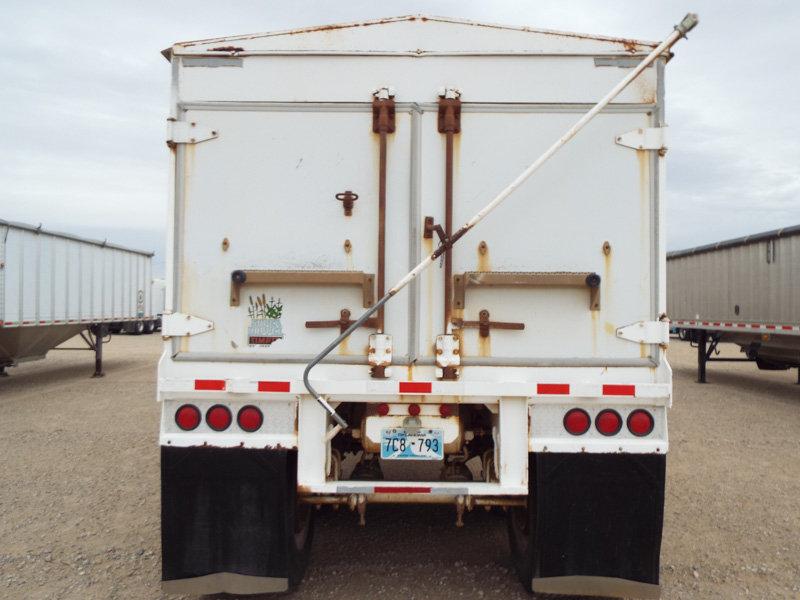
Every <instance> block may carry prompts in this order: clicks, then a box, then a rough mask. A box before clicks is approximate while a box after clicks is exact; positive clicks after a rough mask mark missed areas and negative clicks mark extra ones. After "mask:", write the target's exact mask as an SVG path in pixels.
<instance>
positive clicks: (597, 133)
mask: <svg viewBox="0 0 800 600" xmlns="http://www.w3.org/2000/svg"><path fill="white" fill-rule="evenodd" d="M584 110H585V109H582V108H580V107H578V108H575V109H572V108H570V107H568V106H565V107H559V108H558V109H553V108H549V109H548V108H546V107H536V106H534V105H529V106H528V107H526V106H524V105H485V104H484V105H474V106H471V105H470V104H469V103H464V104H463V106H462V116H461V133H460V134H456V135H455V136H454V153H453V163H454V164H453V172H454V229H457V228H458V227H459V226H460V225H462V224H463V223H464V222H466V221H467V220H468V219H469V218H470V217H472V216H473V215H474V214H475V213H476V212H478V210H480V209H481V208H482V207H483V206H485V205H486V204H487V203H488V202H489V200H491V199H492V198H493V197H494V196H495V195H496V194H497V193H498V192H499V191H500V190H502V189H503V188H504V187H505V186H506V185H507V184H508V183H510V182H511V181H512V180H513V179H514V178H515V177H516V176H517V175H518V174H519V173H520V172H521V171H522V170H523V169H524V168H525V167H527V166H528V165H529V164H530V163H531V162H533V161H534V160H535V159H536V158H537V157H538V156H539V155H540V154H541V153H542V152H544V151H545V150H546V149H547V148H548V147H549V146H550V144H552V143H553V142H554V141H555V140H557V139H558V138H559V137H560V136H561V135H562V134H563V132H564V131H566V130H567V129H568V128H569V127H570V126H571V125H572V124H574V123H575V121H577V119H578V118H579V117H580V115H581V113H582V112H583V111H584ZM645 110H646V109H638V110H635V109H633V108H632V109H628V110H625V109H622V110H620V109H614V110H613V111H608V112H604V113H602V114H600V115H599V116H598V117H597V118H596V119H595V120H594V121H592V122H591V123H590V124H589V125H588V126H587V127H586V128H585V129H584V130H583V131H582V132H581V133H580V134H579V135H578V136H577V137H576V138H574V139H573V140H572V141H571V142H570V143H569V144H568V145H567V146H565V147H564V148H563V149H562V150H561V151H560V152H559V153H558V154H556V156H555V157H553V158H552V159H551V160H550V161H549V162H548V163H547V164H545V166H544V167H543V168H541V169H540V170H539V171H538V172H537V173H536V174H535V175H534V176H533V177H532V178H531V179H530V180H528V181H527V182H526V183H525V184H524V185H523V186H522V187H521V188H519V189H518V190H517V191H516V192H515V193H514V194H513V195H512V196H511V197H509V198H508V199H507V200H506V201H505V203H504V204H503V205H501V206H500V207H499V208H498V209H497V210H496V211H495V212H494V213H492V214H490V215H489V216H488V217H487V218H486V219H485V221H483V222H482V223H481V224H480V225H478V226H477V227H476V228H475V229H474V230H472V231H470V232H469V233H468V234H467V236H466V237H464V238H462V239H461V241H460V242H459V243H458V244H457V245H456V246H455V247H454V250H453V277H454V282H453V289H454V308H453V321H454V324H453V326H454V329H455V331H456V333H458V334H459V335H460V337H461V352H462V357H463V358H464V359H465V360H466V361H469V362H470V364H476V363H478V364H479V363H481V362H485V363H491V362H492V361H494V362H495V364H496V363H497V362H498V361H499V362H503V361H504V360H505V359H509V361H508V362H509V364H536V363H542V362H544V363H547V362H548V361H550V360H551V359H555V360H556V361H562V362H563V361H573V360H574V361H577V363H580V362H581V361H585V362H590V361H591V362H592V363H593V364H596V363H597V362H604V363H605V364H614V362H615V361H617V362H618V361H620V360H623V361H624V360H625V359H639V358H642V356H641V350H640V346H639V344H632V343H630V342H627V341H624V340H621V339H619V338H617V336H616V334H615V332H616V328H618V327H620V326H622V325H627V324H630V323H633V322H636V321H639V320H648V319H652V316H651V313H652V310H653V309H652V306H653V298H654V294H655V281H654V279H653V277H654V275H653V269H654V264H655V262H654V261H653V256H654V251H653V244H654V240H653V238H652V236H651V231H652V230H653V228H654V210H653V200H654V198H653V195H654V180H653V174H652V169H651V160H655V159H654V158H653V156H652V155H653V153H652V152H648V151H635V150H632V149H629V148H625V147H622V146H619V145H616V144H615V138H616V136H618V135H620V134H621V133H624V132H627V131H630V130H632V129H636V128H639V127H648V126H652V125H651V122H650V119H651V117H650V116H649V114H648V113H647V112H645ZM436 120H437V115H436V113H435V112H428V113H425V114H424V115H423V116H422V125H421V139H422V157H421V161H420V163H421V165H422V166H421V168H422V182H423V183H422V185H423V193H422V194H421V198H422V209H421V215H422V217H424V216H432V217H434V221H435V222H436V223H442V222H443V220H444V172H445V167H444V156H445V142H444V137H445V136H444V135H443V134H441V133H439V132H438V130H437V123H436ZM420 244H421V245H420V254H421V255H424V254H426V253H429V252H430V251H431V250H432V248H433V247H435V245H436V240H435V239H433V240H425V239H421V241H420ZM483 274H485V275H486V276H484V275H483ZM586 274H596V275H599V277H600V285H599V294H596V295H594V296H593V295H592V292H591V289H590V288H589V287H588V286H587V285H585V283H583V282H584V280H585V276H586ZM460 282H463V284H460ZM489 284H492V285H489ZM419 298H420V306H421V308H420V319H419V328H420V329H419V331H420V334H419V337H420V339H421V340H423V343H422V344H421V346H420V352H421V355H422V356H425V357H428V358H432V350H431V348H432V340H433V339H434V337H435V336H436V335H437V334H440V333H443V328H444V323H443V320H444V269H443V268H441V267H440V266H436V267H434V268H432V269H430V271H429V272H428V273H426V274H424V275H423V276H422V277H421V281H420V294H419ZM592 304H594V306H593V305H592ZM482 314H483V320H484V321H488V329H487V328H486V327H484V328H483V334H484V335H481V328H480V327H479V326H478V325H479V324H480V322H481V315H482ZM495 323H496V324H497V325H495ZM523 327H524V328H523ZM426 342H427V343H426Z"/></svg>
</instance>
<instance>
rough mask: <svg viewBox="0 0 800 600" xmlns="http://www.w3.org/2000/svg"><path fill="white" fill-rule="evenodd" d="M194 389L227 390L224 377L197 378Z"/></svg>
mask: <svg viewBox="0 0 800 600" xmlns="http://www.w3.org/2000/svg"><path fill="white" fill-rule="evenodd" d="M194 389H196V390H202V391H213V392H222V391H225V380H224V379H195V380H194Z"/></svg>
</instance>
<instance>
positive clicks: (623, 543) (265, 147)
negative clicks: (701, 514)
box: [158, 17, 693, 597]
mask: <svg viewBox="0 0 800 600" xmlns="http://www.w3.org/2000/svg"><path fill="white" fill-rule="evenodd" d="M687 22H688V24H689V25H688V26H691V23H692V22H693V19H692V18H688V20H687ZM685 25H686V23H683V24H682V25H681V26H680V27H678V28H676V32H675V33H672V34H670V37H669V38H668V39H667V40H665V42H664V43H662V44H660V45H657V44H654V43H649V42H639V41H634V40H625V39H616V38H608V37H601V36H589V35H577V34H568V33H557V32H551V31H539V30H531V29H521V28H514V27H501V26H489V25H483V24H477V23H470V22H466V21H458V20H454V19H443V18H433V17H430V18H428V17H399V18H391V19H384V20H380V21H370V22H366V23H355V24H351V25H333V26H326V27H315V28H308V29H300V30H295V31H287V32H278V33H266V34H257V35H248V36H241V37H230V38H219V39H214V40H206V41H202V42H187V43H179V44H175V45H174V46H172V47H171V48H170V49H168V50H166V51H165V53H164V54H165V56H166V57H167V58H168V59H169V60H170V62H171V66H172V93H173V96H172V100H173V104H172V115H171V118H170V120H169V128H168V136H169V137H168V143H169V145H170V146H171V148H172V149H173V153H172V161H173V162H172V167H173V171H172V173H173V184H174V186H173V188H172V193H173V210H172V216H171V219H172V227H171V230H170V240H169V243H168V248H169V250H170V252H171V256H170V257H169V260H168V261H167V264H168V276H167V282H168V283H167V285H168V301H167V302H168V306H170V307H171V310H172V311H173V312H172V314H168V315H166V316H165V318H164V330H163V334H164V335H165V336H167V337H168V338H169V339H168V341H167V342H166V345H165V348H164V353H163V354H162V357H161V360H160V363H159V377H158V399H159V401H160V402H161V403H162V420H161V433H160V444H161V469H162V494H161V498H162V558H163V580H164V582H163V586H164V589H165V590H167V591H170V592H180V593H214V592H219V591H227V592H232V593H247V592H252V593H255V592H269V591H279V590H285V589H286V588H287V587H288V586H291V585H293V584H296V583H297V582H298V581H299V580H300V578H301V577H302V574H303V570H304V567H305V564H306V561H307V559H308V555H309V554H308V553H309V548H310V544H311V538H312V532H313V521H312V518H313V514H314V510H313V507H314V506H319V505H325V504H343V505H346V506H349V507H350V508H351V509H353V510H357V511H358V513H359V517H360V522H361V523H362V524H363V523H364V522H365V520H366V512H367V506H368V505H369V504H370V503H444V504H450V505H452V506H453V507H454V508H455V513H456V523H457V524H458V525H461V524H462V523H463V521H464V513H465V511H469V510H471V509H473V508H474V507H480V506H486V507H492V506H501V507H506V508H507V509H509V512H508V514H509V532H510V538H511V547H512V552H513V556H514V561H515V563H516V565H517V569H518V572H519V575H520V578H521V580H522V582H523V584H524V585H525V586H526V587H527V588H528V589H530V588H533V589H534V590H538V591H541V592H557V593H564V594H583V593H592V594H599V595H619V596H639V597H655V596H658V594H659V585H658V570H659V551H660V542H661V528H662V514H663V500H664V475H665V464H666V453H667V449H668V436H667V408H668V407H669V405H670V401H671V371H670V367H669V365H668V364H667V361H666V357H665V354H664V347H665V344H666V342H667V341H668V330H667V323H666V321H665V320H664V318H663V315H664V311H665V308H666V306H665V304H666V302H665V300H666V299H665V295H664V294H665V290H664V281H665V272H664V271H665V256H666V255H665V251H664V236H663V233H662V231H661V223H663V203H662V192H661V190H662V186H663V174H662V173H663V171H662V169H661V167H662V165H663V163H664V160H665V158H664V156H663V155H664V146H663V127H664V95H663V93H664V70H665V65H666V61H667V59H668V57H669V56H670V53H669V47H670V46H671V44H672V43H674V41H676V40H677V39H678V38H679V37H680V35H681V33H682V31H685V29H686V26H685ZM648 55H651V56H650V57H649V60H652V61H654V62H653V63H652V66H650V67H647V68H645V65H642V66H641V67H638V66H637V65H639V63H640V62H641V61H642V59H643V58H644V57H645V56H648ZM648 64H649V63H648ZM637 74H640V75H639V77H638V78H637V79H635V81H634V82H633V83H632V84H631V85H630V86H627V87H626V88H625V89H624V91H622V92H621V93H620V94H619V95H618V96H614V95H613V94H609V95H608V96H607V97H606V100H604V102H608V99H613V102H612V103H611V104H608V105H607V106H606V108H605V109H604V110H602V111H601V112H599V114H598V115H597V116H596V118H595V119H594V120H591V122H589V121H588V120H581V121H579V119H581V115H583V114H584V113H587V111H588V110H590V109H592V107H593V105H594V104H595V103H596V102H598V100H599V99H600V98H603V97H604V95H605V94H606V93H607V92H609V90H611V89H612V86H615V84H617V83H618V82H620V80H621V79H623V78H626V79H627V78H628V77H630V78H633V77H634V76H635V75H637ZM616 89H619V88H616ZM601 107H602V105H600V106H599V107H598V108H597V109H596V110H600V108H601ZM592 110H593V111H594V110H595V109H592ZM587 114H588V116H587V117H586V119H589V118H590V117H591V116H592V115H593V114H595V113H594V112H592V113H587ZM576 122H579V123H584V122H588V125H586V127H585V128H584V129H583V130H582V131H581V132H580V133H579V134H578V135H577V136H576V137H575V138H574V139H573V140H572V141H571V142H570V143H569V144H568V145H565V146H564V148H563V150H561V152H560V153H559V154H557V155H555V156H554V157H553V158H552V159H551V160H550V162H548V163H547V164H546V165H545V166H544V167H542V169H541V171H540V172H539V173H537V175H536V176H535V177H533V178H532V179H530V180H529V181H528V182H527V183H525V184H524V185H522V184H520V187H519V191H518V193H517V194H515V195H514V196H512V197H511V198H509V200H508V202H507V204H506V205H505V206H503V207H502V208H499V209H498V210H497V211H496V212H495V213H493V214H491V215H490V216H489V217H488V218H487V219H486V221H485V222H483V223H481V224H480V226H478V227H476V229H475V231H474V232H472V233H470V234H469V235H467V236H465V237H464V238H463V239H462V240H461V242H459V244H458V245H453V244H454V242H455V240H457V239H458V238H459V237H461V236H462V234H463V232H464V230H463V229H462V230H460V232H459V231H457V227H458V226H459V225H460V224H461V223H465V221H466V220H467V219H468V218H469V217H472V216H473V215H474V214H475V213H476V211H478V210H479V209H481V208H483V207H484V205H485V204H486V202H488V201H489V200H490V199H491V198H492V196H493V195H494V194H497V193H498V192H499V191H500V190H502V189H503V188H504V186H507V185H508V184H509V182H511V181H512V180H513V179H514V177H515V176H517V175H518V174H519V173H520V171H521V170H522V169H523V167H526V166H528V165H531V161H533V160H534V159H536V158H537V157H539V156H540V155H541V156H542V157H544V156H546V155H547V154H544V155H543V154H542V152H543V151H545V149H547V148H548V146H549V145H550V144H552V143H553V142H555V141H556V140H560V136H561V135H562V134H563V133H564V131H565V130H567V129H568V128H570V126H572V125H573V124H575V123H576ZM573 131H577V129H574V130H573ZM564 139H566V138H564ZM561 144H562V141H558V143H557V144H556V145H555V146H550V148H551V150H552V149H553V148H556V149H557V147H559V146H560V145H561ZM552 151H555V150H552ZM548 152H551V151H548ZM541 160H543V159H540V161H541ZM540 161H537V162H536V163H534V164H533V165H531V166H530V167H529V169H528V171H526V173H529V172H531V171H532V169H533V168H534V167H535V166H536V165H538V164H541V162H540ZM514 185H517V184H514ZM506 189H508V188H506ZM502 197H503V196H502V194H501V195H500V196H497V197H496V198H495V200H496V201H497V202H499V201H500V200H498V198H499V199H502ZM482 214H484V213H482ZM434 257H440V258H441V261H439V260H438V259H437V260H435V263H436V264H435V265H434V266H433V267H432V268H430V269H428V270H427V271H424V272H420V274H419V275H418V276H417V277H413V276H408V275H406V274H407V272H408V271H409V269H411V267H412V266H413V265H416V264H418V263H420V262H421V261H422V262H423V264H429V263H430V262H432V261H434ZM423 259H424V261H423ZM404 276H405V277H404ZM400 278H403V280H404V281H411V283H410V284H409V285H408V287H405V288H403V289H402V290H400V291H397V292H396V293H395V291H394V290H397V289H399V288H397V287H395V288H394V289H393V291H392V292H389V284H391V283H392V282H394V281H397V280H398V279H400ZM389 293H392V294H393V295H392V300H391V301H390V302H388V303H386V301H387V298H388V296H386V295H385V294H389ZM379 299H380V301H379ZM384 303H385V307H384ZM381 307H384V308H383V309H382V310H381V309H380V308H381ZM365 309H368V310H372V309H374V310H375V314H374V315H372V316H369V317H367V316H366V314H365V315H362V317H360V318H359V320H356V321H355V322H354V320H355V319H356V317H357V316H358V315H360V314H361V313H362V312H363V311H364V310H365ZM361 319H367V320H366V321H365V322H364V323H363V325H364V326H363V327H360V328H358V329H355V325H356V324H358V323H359V321H360V320H361ZM351 329H354V332H353V333H352V335H351V336H350V337H349V339H347V340H346V341H342V342H341V343H339V340H338V338H336V336H337V333H339V334H340V335H341V336H344V334H346V333H348V332H349V330H351ZM334 338H336V339H334ZM326 344H328V345H332V346H335V349H334V351H333V352H332V353H331V354H330V355H329V356H327V357H326V358H324V359H323V360H322V362H321V363H320V364H319V365H318V366H316V367H315V368H314V371H313V372H312V373H310V377H311V381H310V382H309V385H310V384H311V383H312V382H313V386H314V388H316V390H317V391H318V392H320V393H322V394H323V395H324V396H325V398H322V400H324V401H327V402H329V403H330V404H331V405H333V406H335V407H336V410H337V411H338V414H336V415H335V416H334V415H332V414H331V413H330V412H329V411H328V409H327V408H326V406H325V405H324V404H323V403H322V402H318V401H317V400H316V399H315V397H314V395H313V394H312V393H311V392H310V390H308V389H307V388H306V386H305V385H304V382H303V373H304V370H305V369H306V365H307V364H309V365H310V363H309V361H311V360H312V359H313V358H314V357H315V354H316V353H317V351H318V350H320V349H322V348H323V347H325V346H326ZM328 407H330V405H328ZM341 421H346V424H347V426H346V428H344V429H342V430H339V429H338V427H340V426H341ZM334 424H337V426H336V427H334ZM419 542H420V544H419V547H420V554H419V556H418V557H417V559H418V560H419V561H420V564H423V563H425V561H426V556H425V550H424V548H425V543H424V541H423V540H420V541H419ZM342 543H347V542H346V541H343V542H342ZM386 543H387V544H388V545H391V544H392V540H390V539H387V541H386Z"/></svg>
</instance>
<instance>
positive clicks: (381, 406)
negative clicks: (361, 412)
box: [378, 402, 389, 417]
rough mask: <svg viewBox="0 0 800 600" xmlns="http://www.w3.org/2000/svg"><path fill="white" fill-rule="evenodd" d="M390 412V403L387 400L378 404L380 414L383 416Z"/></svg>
mask: <svg viewBox="0 0 800 600" xmlns="http://www.w3.org/2000/svg"><path fill="white" fill-rule="evenodd" d="M388 414H389V405H388V404H386V402H381V403H380V404H378V415H379V416H381V417H385V416H386V415H388Z"/></svg>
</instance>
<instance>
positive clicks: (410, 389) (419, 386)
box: [400, 381, 433, 394]
mask: <svg viewBox="0 0 800 600" xmlns="http://www.w3.org/2000/svg"><path fill="white" fill-rule="evenodd" d="M432 387H433V386H432V385H431V382H430V381H401V382H400V393H401V394H430V393H431V389H432Z"/></svg>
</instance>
